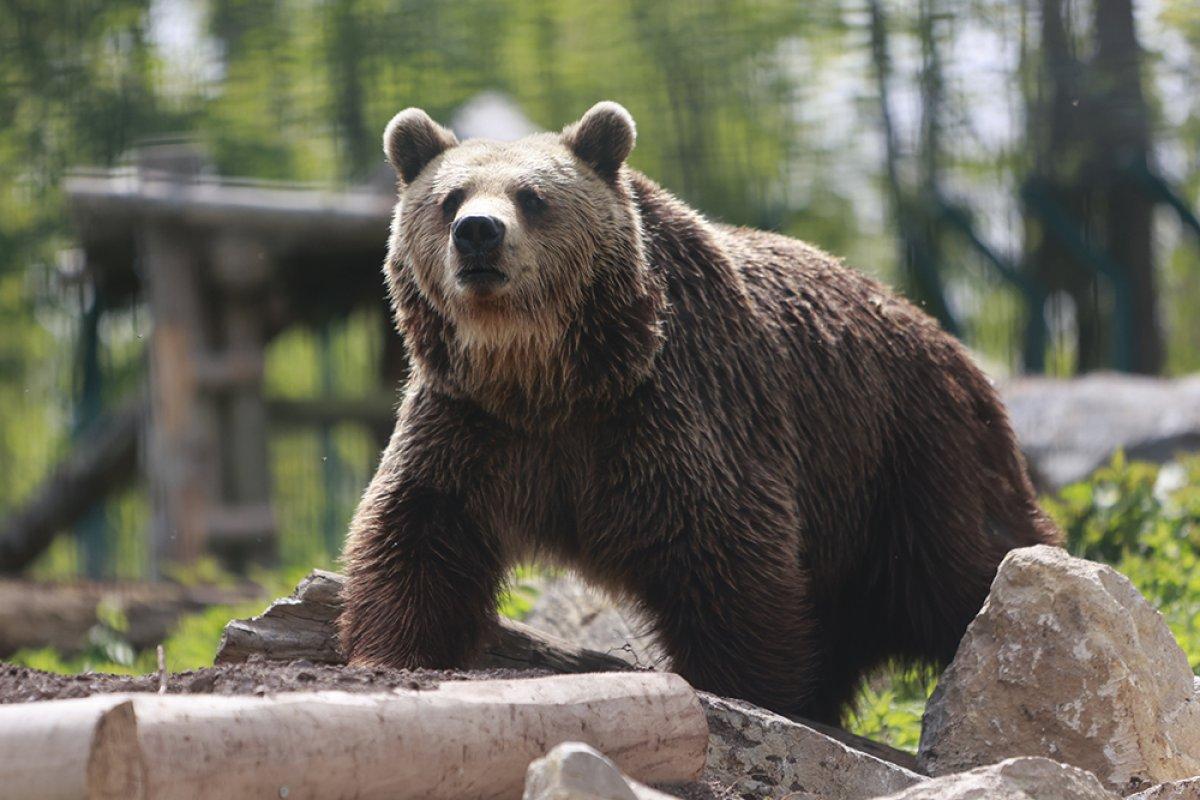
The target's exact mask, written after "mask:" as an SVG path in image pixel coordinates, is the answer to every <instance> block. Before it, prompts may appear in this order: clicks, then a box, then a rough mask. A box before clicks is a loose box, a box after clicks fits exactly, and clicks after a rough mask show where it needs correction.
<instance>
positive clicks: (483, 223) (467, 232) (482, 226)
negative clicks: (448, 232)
mask: <svg viewBox="0 0 1200 800" xmlns="http://www.w3.org/2000/svg"><path fill="white" fill-rule="evenodd" d="M452 231H453V234H454V246H455V247H457V248H458V251H459V252H460V253H465V254H467V255H482V254H484V253H489V252H491V251H492V250H495V249H496V248H497V247H499V246H500V243H501V242H503V241H504V223H503V222H501V221H500V220H498V219H496V218H495V217H482V216H479V217H463V218H462V219H460V220H458V221H457V222H455V223H454V228H453V229H452Z"/></svg>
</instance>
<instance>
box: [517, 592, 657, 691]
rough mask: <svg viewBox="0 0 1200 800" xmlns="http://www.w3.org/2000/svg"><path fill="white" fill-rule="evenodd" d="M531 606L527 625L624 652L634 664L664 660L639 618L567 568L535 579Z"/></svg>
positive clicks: (619, 653)
mask: <svg viewBox="0 0 1200 800" xmlns="http://www.w3.org/2000/svg"><path fill="white" fill-rule="evenodd" d="M534 588H535V589H537V591H538V596H537V599H536V600H535V601H534V603H533V608H532V609H530V611H529V613H528V614H526V615H525V619H524V620H523V621H524V622H525V624H526V625H528V626H530V627H531V628H536V629H537V630H540V631H543V632H545V633H550V634H553V635H555V636H558V637H559V638H562V639H566V640H567V641H569V642H574V643H575V644H577V645H579V646H580V647H586V648H588V649H590V650H596V651H599V652H601V653H608V654H610V655H614V656H617V657H619V658H623V659H624V660H626V661H628V662H629V663H630V664H632V665H633V666H635V667H646V668H651V667H655V666H658V665H660V664H661V663H663V660H664V659H663V654H662V651H661V650H660V649H659V648H658V646H657V643H656V642H655V641H654V638H653V637H652V636H650V635H649V634H647V633H644V631H646V629H647V626H646V624H645V622H644V621H643V619H642V618H641V617H640V616H639V615H638V613H637V611H636V610H634V609H633V608H632V607H631V606H630V605H629V604H627V603H620V602H617V601H615V600H613V599H612V598H610V597H608V596H607V595H606V594H604V593H603V592H601V591H600V590H598V589H594V588H592V587H590V586H588V585H587V584H585V583H584V582H583V581H581V580H580V579H579V578H577V577H575V576H574V575H571V574H569V573H564V574H560V575H555V576H553V577H550V578H545V579H543V580H541V581H540V582H539V583H538V584H535V586H534Z"/></svg>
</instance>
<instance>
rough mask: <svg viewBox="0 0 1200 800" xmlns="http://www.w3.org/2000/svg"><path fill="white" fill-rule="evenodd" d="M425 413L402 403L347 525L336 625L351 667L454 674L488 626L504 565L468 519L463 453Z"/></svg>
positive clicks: (448, 424)
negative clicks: (344, 576)
mask: <svg viewBox="0 0 1200 800" xmlns="http://www.w3.org/2000/svg"><path fill="white" fill-rule="evenodd" d="M434 410H435V409H433V408H431V406H430V404H429V402H428V398H422V397H420V396H418V397H417V398H415V400H413V401H412V402H409V403H406V404H405V408H404V409H402V410H401V421H400V424H399V425H398V427H397V431H396V434H395V435H394V436H393V437H392V441H391V443H390V444H389V445H388V449H387V451H386V452H385V453H384V457H383V461H382V463H381V464H380V467H379V470H378V472H377V473H376V475H375V478H374V480H372V482H371V485H370V487H369V488H368V489H367V492H366V494H365V495H364V497H363V500H362V503H361V504H360V505H359V509H358V512H357V513H356V515H355V519H354V522H353V524H352V526H351V531H350V537H349V540H348V541H347V545H346V551H345V553H344V555H343V561H344V562H345V565H346V572H347V581H346V587H345V590H344V595H343V610H342V614H341V617H340V618H339V620H338V629H339V634H340V637H341V645H342V650H343V652H344V653H345V655H346V658H347V660H348V662H349V663H351V664H358V665H372V666H388V667H400V668H418V667H429V668H440V669H448V668H455V667H462V666H465V665H466V663H467V661H468V659H469V658H470V657H471V656H472V655H473V654H474V652H475V651H476V649H477V648H478V647H479V646H480V644H481V642H482V640H483V637H484V636H485V634H486V633H487V632H488V630H489V629H490V628H491V627H492V626H494V625H495V624H496V599H497V594H498V592H499V590H500V587H501V583H502V580H503V574H504V566H505V565H504V563H503V559H502V556H501V552H500V547H499V546H498V544H497V542H496V540H495V539H494V537H492V536H491V535H490V532H489V531H487V530H484V529H483V528H481V526H479V525H477V524H476V523H475V522H474V521H473V520H472V519H471V516H470V514H469V510H468V509H469V506H470V502H469V495H470V492H471V488H470V487H471V482H470V480H469V478H470V475H469V473H468V472H465V471H469V470H471V468H472V459H470V458H469V457H467V453H466V451H467V450H470V449H471V446H470V443H468V442H465V441H462V440H459V441H454V440H453V436H450V439H449V440H448V439H447V436H448V435H449V434H450V433H452V432H453V430H454V429H455V428H456V427H457V426H455V425H454V422H456V421H457V420H454V419H453V418H450V419H448V418H447V416H446V415H443V414H438V413H431V412H433V411H434ZM439 431H440V433H439ZM460 450H461V451H462V452H461V454H460V453H458V451H460ZM475 452H478V450H476V451H475ZM456 455H461V457H456Z"/></svg>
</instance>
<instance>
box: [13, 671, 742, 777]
mask: <svg viewBox="0 0 1200 800" xmlns="http://www.w3.org/2000/svg"><path fill="white" fill-rule="evenodd" d="M551 674H553V673H550V672H545V671H541V670H515V669H490V670H475V671H468V672H457V671H452V670H397V669H368V668H365V667H347V666H335V665H331V664H313V663H310V662H308V661H292V662H290V663H280V662H273V661H259V660H251V661H248V662H246V663H244V664H221V665H218V666H215V667H207V668H205V669H197V670H187V671H185V672H175V673H170V674H168V676H167V693H168V694H249V695H266V694H274V693H276V692H311V691H317V690H319V689H337V690H339V691H343V692H381V691H388V690H390V689H435V688H437V686H438V684H441V683H445V682H447V681H470V680H500V679H506V678H537V677H543V676H546V675H551ZM157 690H158V675H154V674H151V675H138V676H127V675H105V674H97V673H83V674H80V675H58V674H56V673H51V672H42V671H41V670H36V669H29V668H28V667H19V666H16V665H14V664H3V663H0V704H3V703H30V702H35V701H38V700H61V699H65V698H73V697H88V696H90V695H94V694H111V693H114V692H154V691H157ZM659 788H661V789H663V790H666V791H669V792H671V793H673V794H675V795H676V796H678V797H680V798H683V799H684V800H721V798H724V797H726V796H728V795H726V794H724V792H723V791H722V790H721V788H720V787H719V786H718V785H717V784H716V783H715V782H712V781H708V780H702V781H701V782H698V783H691V784H687V785H685V786H663V787H659Z"/></svg>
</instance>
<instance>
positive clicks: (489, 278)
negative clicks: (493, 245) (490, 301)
mask: <svg viewBox="0 0 1200 800" xmlns="http://www.w3.org/2000/svg"><path fill="white" fill-rule="evenodd" d="M455 278H457V279H458V282H459V284H460V285H462V286H464V287H467V288H471V289H476V290H484V291H489V290H492V289H496V288H498V287H499V286H501V285H502V284H504V283H506V282H507V281H508V276H507V275H505V274H504V273H503V272H502V271H501V270H498V269H496V268H495V267H493V266H492V265H490V264H488V263H487V262H485V261H474V260H472V261H468V262H465V263H463V264H462V266H460V267H459V268H458V272H457V273H455Z"/></svg>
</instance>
